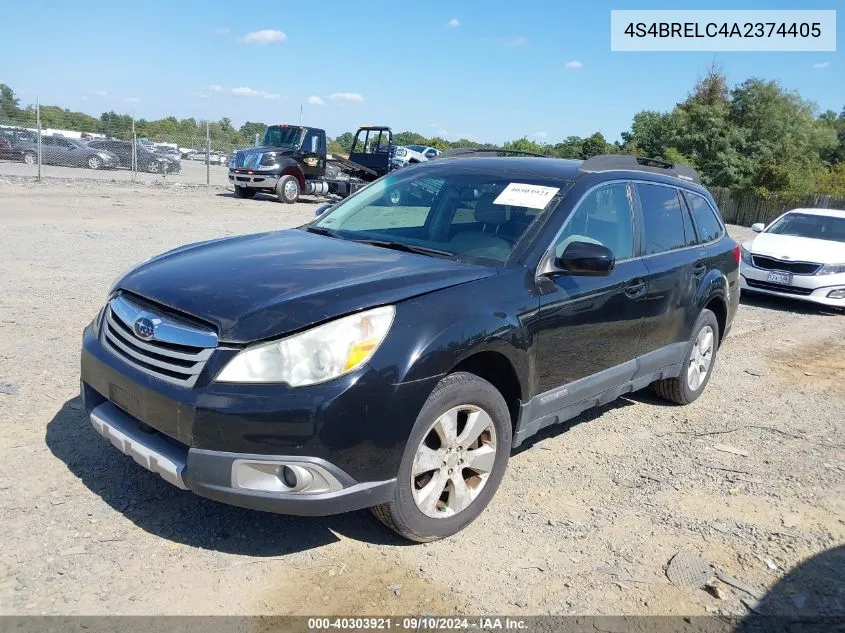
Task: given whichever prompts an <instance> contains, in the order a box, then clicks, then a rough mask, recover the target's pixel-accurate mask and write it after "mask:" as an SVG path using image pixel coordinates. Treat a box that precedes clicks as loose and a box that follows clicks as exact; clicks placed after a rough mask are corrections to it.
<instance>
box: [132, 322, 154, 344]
mask: <svg viewBox="0 0 845 633" xmlns="http://www.w3.org/2000/svg"><path fill="white" fill-rule="evenodd" d="M133 329H134V330H135V334H136V335H137V336H138V338H139V339H141V340H144V341H149V340H150V339H152V338H153V334H154V333H155V326H154V325H153V322H152V321H150V320H149V319H148V318H147V317H140V318H139V319H137V320H136V321H135V326H134V328H133Z"/></svg>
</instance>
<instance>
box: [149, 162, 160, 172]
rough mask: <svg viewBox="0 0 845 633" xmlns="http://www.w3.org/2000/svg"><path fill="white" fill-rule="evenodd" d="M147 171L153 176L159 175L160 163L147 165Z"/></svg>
mask: <svg viewBox="0 0 845 633" xmlns="http://www.w3.org/2000/svg"><path fill="white" fill-rule="evenodd" d="M147 171H148V172H149V173H151V174H157V173H158V172H159V166H158V163H150V164H149V165H147Z"/></svg>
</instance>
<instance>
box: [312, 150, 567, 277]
mask: <svg viewBox="0 0 845 633" xmlns="http://www.w3.org/2000/svg"><path fill="white" fill-rule="evenodd" d="M569 184H570V183H569V182H568V181H564V180H550V179H543V180H540V179H535V178H530V177H526V176H515V175H509V174H507V173H489V172H482V171H478V170H469V169H461V168H458V167H455V166H452V165H450V166H449V168H448V169H444V168H441V169H423V170H407V171H402V170H399V171H396V172H393V173H392V174H390V175H388V176H386V177H384V178H381V179H379V180H377V181H375V182H374V183H372V184H371V185H369V186H367V187H365V188H364V189H362V190H361V191H359V192H358V193H357V194H355V195H354V196H351V197H350V198H347V199H346V200H345V201H343V202H342V203H340V204H339V205H337V206H336V207H335V208H334V209H333V210H332V211H331V212H329V213H327V214H326V215H324V216H323V217H321V218H319V219H318V220H316V221H315V222H313V223H312V224H311V225H309V226H307V227H304V228H305V230H309V231H313V232H321V233H324V234H328V235H331V236H333V237H337V238H340V239H347V240H356V241H364V242H375V243H376V245H377V246H382V247H386V248H396V249H397V250H413V251H415V252H422V253H423V254H429V255H432V256H440V257H450V258H455V259H459V260H462V261H467V262H471V263H479V264H486V265H491V264H492V265H498V264H502V263H504V262H505V261H507V260H508V258H509V257H510V255H511V253H512V252H513V250H514V248H515V247H516V245H517V244H518V243H519V241H520V240H521V239H522V237H523V235H525V233H526V231H527V230H528V228H529V227H530V226H531V225H532V224H534V223H535V222H540V221H544V220H545V218H546V217H548V215H549V214H550V213H551V211H552V210H553V209H554V208H555V207H556V206H557V203H558V202H559V200H560V196H561V194H562V193H563V192H564V191H565V190H566V188H567V186H568V185H569Z"/></svg>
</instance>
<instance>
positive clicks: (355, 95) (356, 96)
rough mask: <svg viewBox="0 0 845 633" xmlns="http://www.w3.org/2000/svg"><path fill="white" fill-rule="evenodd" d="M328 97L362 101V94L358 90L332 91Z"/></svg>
mask: <svg viewBox="0 0 845 633" xmlns="http://www.w3.org/2000/svg"><path fill="white" fill-rule="evenodd" d="M329 99H331V100H332V101H345V102H347V103H364V96H363V95H362V94H361V93H359V92H333V93H332V94H330V95H329Z"/></svg>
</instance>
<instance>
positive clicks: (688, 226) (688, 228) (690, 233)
mask: <svg viewBox="0 0 845 633" xmlns="http://www.w3.org/2000/svg"><path fill="white" fill-rule="evenodd" d="M682 197H683V196H682ZM681 206H682V207H683V206H684V205H681ZM681 217H682V218H683V219H684V236H685V237H686V240H687V241H686V244H687V246H695V245H696V244H699V243H700V242H699V239H698V236H697V235H696V233H695V225H694V224H693V223H692V216H690V214H689V209H687V208H684V209H683V210H682V211H681Z"/></svg>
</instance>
